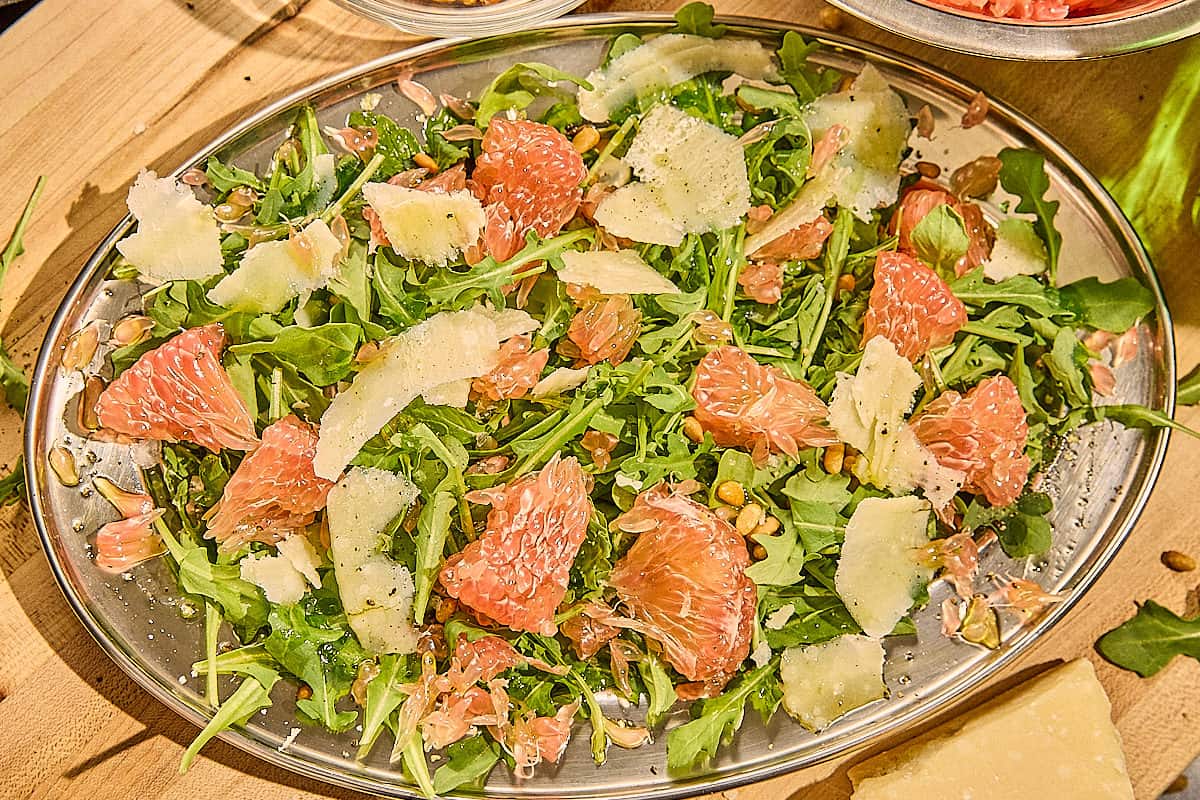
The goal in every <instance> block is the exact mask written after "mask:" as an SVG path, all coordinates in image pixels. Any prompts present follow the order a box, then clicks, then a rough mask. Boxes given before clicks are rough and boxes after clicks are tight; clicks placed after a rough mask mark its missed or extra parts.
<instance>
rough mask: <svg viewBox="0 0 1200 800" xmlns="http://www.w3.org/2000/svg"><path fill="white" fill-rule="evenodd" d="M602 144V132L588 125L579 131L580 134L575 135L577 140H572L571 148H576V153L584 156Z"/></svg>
mask: <svg viewBox="0 0 1200 800" xmlns="http://www.w3.org/2000/svg"><path fill="white" fill-rule="evenodd" d="M599 142H600V132H599V131H597V130H596V129H595V128H593V127H592V126H591V125H587V126H585V127H583V128H580V129H579V133H577V134H575V138H574V139H572V140H571V146H572V147H574V148H575V152H576V153H579V154H580V155H583V154H584V153H586V152H587V151H589V150H591V149H592V148H593V147H595V146H596V145H597V144H598V143H599Z"/></svg>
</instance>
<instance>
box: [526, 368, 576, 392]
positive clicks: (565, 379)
mask: <svg viewBox="0 0 1200 800" xmlns="http://www.w3.org/2000/svg"><path fill="white" fill-rule="evenodd" d="M587 376H588V367H580V368H579V369H571V368H570V367H559V368H558V369H556V370H554V371H553V372H551V373H550V374H549V375H547V376H546V377H544V378H542V379H541V380H540V381H538V382H537V383H535V384H534V385H533V388H532V389H530V390H529V396H530V397H553V396H554V395H558V394H562V393H563V392H569V391H571V390H572V389H574V388H576V387H579V386H582V385H583V382H584V381H586V380H587Z"/></svg>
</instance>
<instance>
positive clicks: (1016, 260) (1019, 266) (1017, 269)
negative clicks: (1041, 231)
mask: <svg viewBox="0 0 1200 800" xmlns="http://www.w3.org/2000/svg"><path fill="white" fill-rule="evenodd" d="M1047 264H1048V262H1047V259H1046V245H1045V244H1044V243H1043V242H1042V238H1041V237H1040V236H1038V235H1037V231H1036V230H1034V228H1033V223H1032V222H1030V221H1029V220H1025V219H1011V218H1010V219H1004V220H1001V221H1000V224H999V225H997V226H996V244H995V245H994V246H993V247H992V254H991V256H990V257H989V258H988V260H987V261H985V262H984V263H983V274H984V277H986V278H989V279H991V280H993V281H997V282H999V281H1002V280H1005V279H1006V278H1014V277H1016V276H1017V275H1040V274H1041V273H1043V272H1045V271H1046V266H1047Z"/></svg>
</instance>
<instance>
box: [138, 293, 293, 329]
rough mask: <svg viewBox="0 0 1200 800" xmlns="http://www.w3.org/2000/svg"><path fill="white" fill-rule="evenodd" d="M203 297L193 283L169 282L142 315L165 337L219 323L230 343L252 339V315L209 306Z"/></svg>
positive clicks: (206, 298) (212, 305)
mask: <svg viewBox="0 0 1200 800" xmlns="http://www.w3.org/2000/svg"><path fill="white" fill-rule="evenodd" d="M206 294H207V292H206V290H205V288H204V287H203V286H201V285H200V284H199V283H196V282H195V281H172V282H171V283H169V284H167V287H166V288H165V289H163V290H161V291H158V292H155V294H154V296H153V299H152V300H151V301H150V305H149V306H148V307H147V308H146V314H147V315H148V316H149V317H150V318H151V319H153V320H154V321H155V322H156V323H157V327H156V328H155V333H156V334H159V333H161V334H163V335H169V334H173V333H175V332H177V331H181V330H184V329H186V328H196V327H199V326H201V325H208V324H209V323H212V322H220V323H221V325H222V326H224V328H225V333H227V334H229V338H230V339H232V340H233V341H234V342H240V341H244V340H245V339H247V338H252V337H250V325H251V323H252V322H254V320H255V315H254V314H251V313H248V312H245V311H234V310H232V309H228V308H225V307H224V306H219V305H216V304H215V303H211V302H209V300H208V297H207V296H206ZM268 319H269V318H268ZM160 329H161V330H160Z"/></svg>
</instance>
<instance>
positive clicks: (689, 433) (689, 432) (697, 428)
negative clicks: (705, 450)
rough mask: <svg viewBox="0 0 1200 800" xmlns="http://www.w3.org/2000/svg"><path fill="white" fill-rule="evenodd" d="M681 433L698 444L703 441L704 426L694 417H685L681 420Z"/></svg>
mask: <svg viewBox="0 0 1200 800" xmlns="http://www.w3.org/2000/svg"><path fill="white" fill-rule="evenodd" d="M683 435H684V436H686V437H687V438H689V439H691V440H692V441H693V442H695V443H697V444H699V443H700V442H703V441H704V427H703V426H702V425H701V424H700V420H698V419H696V418H695V417H687V418H686V419H684V421H683Z"/></svg>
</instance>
